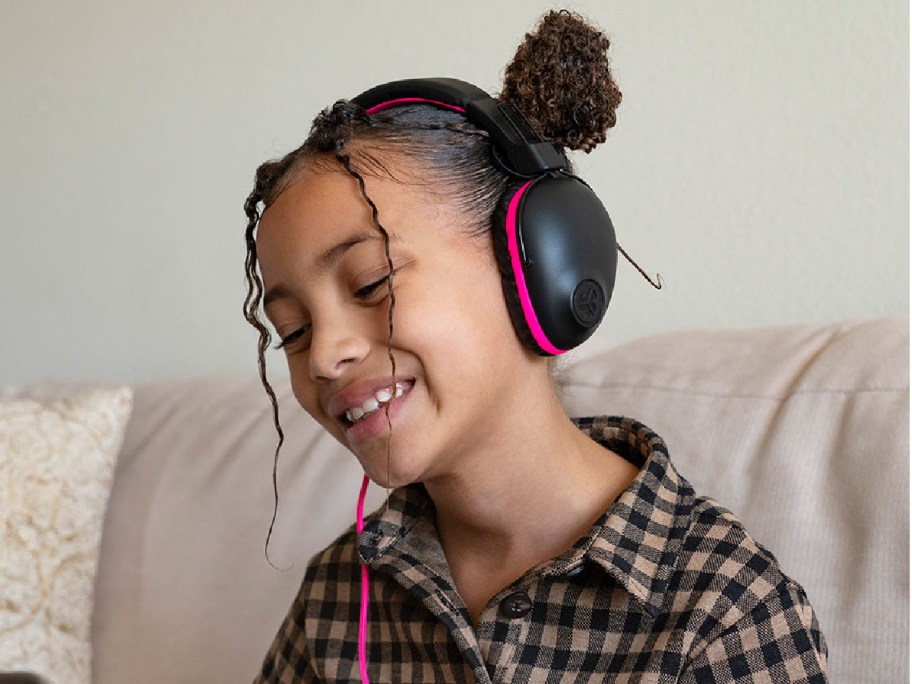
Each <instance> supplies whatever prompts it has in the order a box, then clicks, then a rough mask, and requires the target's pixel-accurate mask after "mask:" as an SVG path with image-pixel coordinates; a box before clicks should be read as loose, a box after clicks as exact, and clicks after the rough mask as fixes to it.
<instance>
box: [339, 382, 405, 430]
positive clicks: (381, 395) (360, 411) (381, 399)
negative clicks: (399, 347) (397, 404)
mask: <svg viewBox="0 0 912 684" xmlns="http://www.w3.org/2000/svg"><path fill="white" fill-rule="evenodd" d="M411 384H412V383H410V382H397V383H396V386H395V388H393V387H385V388H383V389H381V390H377V391H376V392H375V393H374V395H373V396H372V397H368V398H367V399H366V400H365V401H364V403H362V404H361V405H360V406H353V407H352V408H350V409H348V410H347V411H346V412H345V413H344V414H343V415H342V416H341V418H342V421H343V422H344V423H345V424H346V427H351V426H352V425H357V424H358V423H360V422H361V421H362V420H364V419H365V418H367V417H368V416H370V415H372V414H374V413H376V412H377V411H379V410H380V409H381V408H383V407H384V406H386V405H387V404H389V403H390V402H391V401H393V399H398V398H399V397H401V396H402V395H404V394H405V393H406V392H407V391H408V390H409V388H410V387H411Z"/></svg>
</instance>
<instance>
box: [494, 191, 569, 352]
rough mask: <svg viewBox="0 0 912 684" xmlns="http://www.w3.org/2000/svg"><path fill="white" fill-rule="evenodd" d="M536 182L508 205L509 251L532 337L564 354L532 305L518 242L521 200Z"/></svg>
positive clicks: (549, 350) (518, 194) (515, 196)
mask: <svg viewBox="0 0 912 684" xmlns="http://www.w3.org/2000/svg"><path fill="white" fill-rule="evenodd" d="M534 182H535V179H534V178H533V179H532V180H530V181H529V182H527V183H526V184H525V185H523V186H522V187H521V188H520V189H519V190H517V191H516V194H515V195H513V198H512V199H511V200H510V205H509V206H508V207H507V225H506V229H507V251H508V252H509V253H510V264H511V265H512V266H513V277H514V278H515V279H516V291H517V292H518V293H519V303H520V304H521V305H522V310H523V316H525V319H526V325H528V326H529V331H530V332H531V333H532V337H533V338H534V339H535V341H536V343H538V346H539V347H541V348H542V349H543V350H544V351H546V352H548V353H549V354H563V353H564V352H565V351H567V350H566V349H558V348H557V347H555V346H554V345H553V344H551V340H549V339H548V336H547V335H545V331H544V330H542V327H541V324H540V323H539V322H538V316H536V315H535V308H534V307H533V306H532V299H531V298H530V297H529V288H528V287H526V276H525V275H524V274H523V270H522V258H521V257H520V255H519V245H518V244H517V242H516V213H517V212H518V211H519V201H520V199H521V198H522V195H523V193H524V192H525V191H526V189H528V187H529V186H530V185H532V183H534Z"/></svg>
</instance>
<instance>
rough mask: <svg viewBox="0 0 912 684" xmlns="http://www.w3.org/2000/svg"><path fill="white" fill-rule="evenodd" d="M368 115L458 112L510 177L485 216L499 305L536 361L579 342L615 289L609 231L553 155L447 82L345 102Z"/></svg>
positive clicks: (387, 87)
mask: <svg viewBox="0 0 912 684" xmlns="http://www.w3.org/2000/svg"><path fill="white" fill-rule="evenodd" d="M352 101H353V102H354V103H356V104H358V105H360V106H361V107H363V108H364V109H365V110H366V111H367V113H368V114H374V113H376V112H380V111H383V110H385V109H391V108H393V107H399V106H403V105H410V104H431V105H436V106H438V107H444V108H446V109H452V110H455V111H457V112H460V113H462V114H464V115H465V117H466V119H468V120H469V121H470V122H471V123H473V124H475V125H476V126H478V127H479V128H481V129H483V130H485V131H487V132H488V134H489V135H490V139H491V143H492V157H493V161H494V164H495V165H496V166H497V167H499V168H500V169H501V170H503V171H504V172H506V173H507V174H509V175H510V176H512V177H513V178H515V179H516V180H515V182H513V183H511V184H510V185H509V186H508V188H507V191H506V192H505V193H504V195H503V196H502V197H501V198H500V201H499V203H498V205H497V208H496V210H495V211H494V215H493V217H492V222H493V231H494V250H495V253H496V255H497V262H498V264H499V266H500V272H501V280H502V282H503V289H504V295H505V297H506V301H507V308H508V309H509V311H510V316H511V318H512V320H513V326H514V327H515V328H516V331H517V333H518V334H519V337H520V339H521V340H522V341H523V343H524V344H525V345H526V346H527V347H529V348H530V349H532V350H533V351H535V352H537V353H538V354H541V355H544V356H550V355H555V354H562V353H564V352H565V351H569V350H570V349H573V348H574V347H576V346H578V345H580V344H582V343H583V342H585V341H586V340H587V339H588V338H589V336H590V335H592V333H593V332H595V329H596V328H597V327H598V325H599V323H601V321H602V318H603V317H604V315H605V310H606V309H607V308H608V302H609V301H610V299H611V293H612V290H613V289H614V279H615V273H616V271H617V244H616V241H615V235H614V226H613V225H612V224H611V219H610V218H609V216H608V212H607V211H606V210H605V207H604V206H603V205H602V203H601V202H600V201H599V199H598V197H596V195H595V193H594V192H593V191H592V189H591V188H590V187H589V186H588V185H586V183H584V182H583V181H582V180H581V179H579V178H577V177H576V176H574V175H572V174H570V173H569V172H568V170H567V164H566V162H565V161H564V158H563V156H562V155H561V153H560V150H558V148H557V147H556V146H555V145H554V144H553V143H551V142H549V141H547V140H542V139H541V138H540V137H539V136H538V135H537V134H536V133H535V132H534V131H533V130H532V127H531V126H530V125H529V123H528V122H527V121H526V119H525V117H524V116H523V115H522V113H521V112H519V110H517V109H516V108H515V107H513V106H512V105H509V104H506V103H503V102H500V101H498V100H496V99H494V98H493V97H491V96H490V95H488V94H487V93H486V92H485V91H483V90H481V89H480V88H478V87H476V86H474V85H472V84H470V83H466V82H465V81H459V80H457V79H453V78H419V79H407V80H403V81H393V82H391V83H385V84H383V85H379V86H376V87H374V88H371V89H370V90H367V91H365V92H363V93H361V94H360V95H358V96H357V97H355V98H354V99H353V100H352Z"/></svg>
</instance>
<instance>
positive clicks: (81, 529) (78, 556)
mask: <svg viewBox="0 0 912 684" xmlns="http://www.w3.org/2000/svg"><path fill="white" fill-rule="evenodd" d="M131 406H132V392H131V390H130V389H129V388H115V389H99V390H95V391H92V392H88V393H84V394H79V395H76V396H73V397H71V398H68V399H61V400H58V401H53V402H48V403H39V402H36V401H29V400H20V401H6V402H0V671H7V672H18V671H21V672H34V673H36V674H37V675H41V676H42V677H45V678H47V679H48V680H49V681H51V682H57V683H62V684H88V683H89V682H90V681H91V661H92V646H91V640H90V634H91V620H92V606H93V597H94V585H95V573H96V568H97V565H98V552H99V545H100V541H101V530H102V522H103V519H104V512H105V508H106V506H107V502H108V496H109V494H110V491H111V484H112V479H113V474H114V464H115V462H116V460H117V454H118V451H119V450H120V446H121V442H122V441H123V434H124V429H125V427H126V422H127V419H128V417H129V415H130V409H131Z"/></svg>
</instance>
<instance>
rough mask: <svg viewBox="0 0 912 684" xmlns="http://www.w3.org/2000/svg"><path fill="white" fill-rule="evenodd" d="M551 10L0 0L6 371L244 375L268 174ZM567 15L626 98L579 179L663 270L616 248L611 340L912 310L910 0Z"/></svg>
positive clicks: (490, 50)
mask: <svg viewBox="0 0 912 684" xmlns="http://www.w3.org/2000/svg"><path fill="white" fill-rule="evenodd" d="M551 6H552V5H551V4H550V3H545V2H528V1H526V2H521V1H520V0H508V1H503V2H496V3H494V2H490V1H485V2H481V1H478V0H472V1H470V2H462V3H458V4H457V3H440V2H424V1H420V0H407V1H400V2H386V3H368V2H334V3H319V4H318V3H312V2H311V3H307V2H301V1H297V2H291V1H280V0H269V1H266V0H261V1H259V2H241V1H240V0H224V1H222V0H220V1H219V2H213V1H209V2H182V1H176V0H163V1H161V2H155V3H148V2H143V3H140V2H120V1H115V0H94V1H85V2H79V3H70V2H64V1H62V0H61V1H58V2H48V1H42V0H35V1H30V2H15V1H13V0H0V14H2V20H0V92H2V93H3V96H2V98H0V122H2V131H3V132H2V134H0V135H2V145H0V206H3V208H4V210H3V214H2V216H3V218H2V220H0V231H2V247H0V279H2V280H0V311H2V312H3V324H2V334H0V383H3V382H11V381H32V380H39V379H45V378H55V379H102V380H109V381H131V382H135V381H144V380H149V379H154V378H164V377H169V376H174V375H181V374H188V373H194V374H196V373H209V372H222V371H235V370H249V371H251V372H252V371H253V368H254V343H255V337H254V334H253V331H252V330H250V329H249V328H248V327H247V325H246V323H244V322H243V319H242V318H241V314H240V311H241V301H242V299H243V295H244V291H245V288H244V281H243V271H242V263H243V259H244V249H243V239H242V235H243V229H244V224H245V221H244V216H243V213H242V211H241V205H242V203H243V200H244V197H245V196H246V195H247V193H248V192H249V189H250V183H251V179H252V174H253V170H254V168H255V167H256V165H257V164H258V163H260V162H261V161H263V160H265V159H267V158H270V157H274V156H277V155H280V154H282V153H283V152H285V151H287V150H288V149H290V148H292V147H294V146H296V145H297V144H299V143H300V141H301V140H302V139H303V137H304V136H305V135H306V132H307V129H308V127H309V122H310V120H311V118H312V117H313V115H314V114H315V113H316V112H317V111H318V110H319V109H320V108H322V107H324V106H326V105H328V104H330V103H331V102H333V101H334V100H335V99H337V98H339V97H344V96H352V95H354V94H356V93H358V92H360V91H361V90H362V89H365V88H366V87H368V86H371V85H374V84H376V83H377V82H381V81H384V80H392V79H395V78H402V77H408V76H423V75H449V76H457V77H462V78H464V79H466V80H470V81H474V82H476V83H477V84H478V85H480V86H482V87H485V88H487V89H489V90H492V91H494V90H496V89H497V88H498V85H499V77H500V73H501V70H502V68H503V66H504V65H505V64H506V63H507V61H508V60H509V58H510V56H511V55H512V52H513V50H514V48H515V46H516V44H517V43H518V41H519V39H520V38H521V36H522V34H523V33H524V32H525V31H526V30H528V29H529V28H531V26H532V25H533V24H534V22H535V19H536V17H537V16H538V15H539V14H540V13H541V11H543V10H544V9H547V8H550V7H551ZM569 6H570V7H571V8H574V9H577V10H580V11H583V12H585V13H587V14H588V15H589V16H590V17H591V18H592V19H593V20H595V21H597V22H598V23H599V24H600V25H601V26H602V27H603V28H604V29H605V30H606V31H607V32H608V33H609V34H610V35H611V37H612V39H613V43H614V44H613V47H612V49H611V53H610V54H611V56H612V59H613V64H614V68H615V70H616V74H617V79H618V81H619V83H620V85H621V88H622V90H623V92H624V101H623V104H622V106H621V109H620V110H619V119H618V126H617V127H616V128H615V129H614V130H613V132H612V133H611V135H610V137H609V140H608V142H607V143H606V144H605V145H603V146H601V147H600V148H599V149H597V150H596V151H595V152H594V153H593V154H592V155H590V156H589V157H584V158H581V159H579V160H578V163H579V170H580V172H581V174H582V175H583V176H584V177H585V178H586V179H587V180H588V181H589V182H590V183H591V184H592V185H593V186H594V187H595V188H596V190H597V191H598V192H599V194H600V195H601V196H602V198H603V200H604V201H605V203H606V205H607V206H608V208H609V210H610V211H611V213H612V217H613V219H614V222H615V225H616V227H617V230H618V235H619V240H620V242H621V244H622V245H623V246H624V247H625V248H626V249H627V250H628V251H629V252H630V253H631V254H632V255H633V256H634V257H635V258H636V259H637V260H638V261H639V262H640V263H641V264H642V265H643V266H644V268H646V269H647V270H648V271H650V272H655V271H659V272H661V273H662V276H663V278H664V280H665V282H666V289H664V290H663V291H661V292H656V291H654V290H653V289H652V288H651V287H650V286H649V285H648V284H646V282H645V281H644V280H642V278H641V277H640V276H639V275H638V274H636V273H635V271H634V270H633V269H632V268H630V267H629V266H628V265H626V263H624V262H622V264H621V268H620V275H619V279H618V285H617V290H616V294H615V301H614V303H613V304H612V309H611V310H610V311H609V314H608V317H607V319H606V322H605V324H604V325H603V327H602V329H601V330H600V332H599V340H600V342H599V344H617V343H620V342H623V341H626V340H629V339H632V338H635V337H639V336H642V335H647V334H650V333H654V332H658V331H662V330H670V329H679V328H693V327H744V326H759V325H771V324H784V323H791V322H799V321H822V320H835V319H841V318H848V317H871V316H880V315H888V314H900V313H902V314H905V313H907V312H908V306H909V299H908V292H909V290H908V263H909V262H908V254H909V232H908V227H909V215H908V210H909V199H908V186H909V166H908V162H909V157H908V154H909V121H908V105H909V75H908V26H909V21H908V11H909V9H908V5H907V3H905V2H901V1H900V0H889V1H872V2H864V3H862V2H857V0H813V1H811V0H807V1H804V2H792V1H791V0H763V1H745V2H737V3H732V2H722V1H718V2H710V1H708V0H692V1H691V2H687V3H676V2H671V1H670V0H667V1H663V2H658V1H654V0H648V1H641V2H637V3H631V2H619V1H611V2H607V1H601V2H590V3H586V2H578V3H572V4H570V5H569ZM274 354H276V356H275V357H273V358H274V361H273V363H272V368H276V369H278V368H281V366H282V363H283V362H282V359H281V355H280V353H279V352H274Z"/></svg>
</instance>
